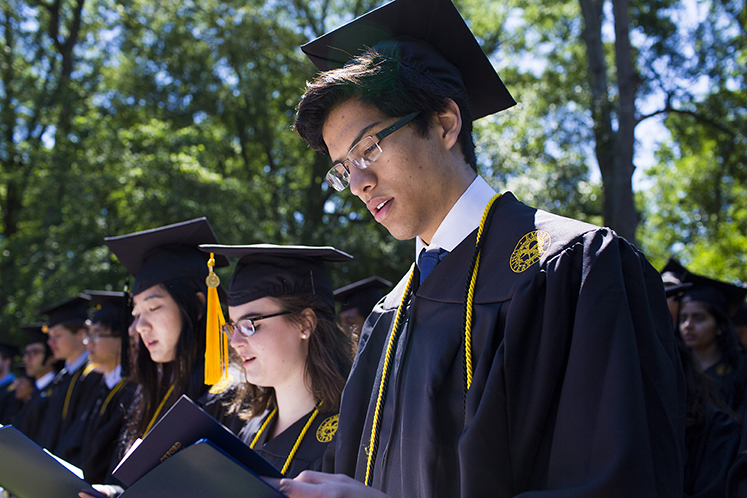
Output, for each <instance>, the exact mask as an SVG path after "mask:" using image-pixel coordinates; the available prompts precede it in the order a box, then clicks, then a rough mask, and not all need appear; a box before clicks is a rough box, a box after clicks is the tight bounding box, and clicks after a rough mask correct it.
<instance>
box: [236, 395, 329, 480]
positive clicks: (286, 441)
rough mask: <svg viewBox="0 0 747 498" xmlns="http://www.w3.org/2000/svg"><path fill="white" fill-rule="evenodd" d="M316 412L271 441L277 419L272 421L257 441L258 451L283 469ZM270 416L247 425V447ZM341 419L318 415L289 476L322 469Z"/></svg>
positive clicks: (288, 472) (299, 450) (290, 468)
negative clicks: (299, 437) (270, 436)
mask: <svg viewBox="0 0 747 498" xmlns="http://www.w3.org/2000/svg"><path fill="white" fill-rule="evenodd" d="M312 413H314V412H313V410H312V411H310V412H309V413H307V414H306V415H305V416H304V417H301V418H300V419H299V420H297V421H296V422H295V423H294V424H293V425H291V426H290V427H288V428H287V429H285V430H284V431H283V432H282V433H280V434H278V435H277V436H275V437H274V438H273V439H271V440H270V441H268V440H267V436H268V435H269V434H271V433H272V429H273V427H274V425H275V422H276V421H277V419H274V420H271V421H270V423H269V424H268V425H267V427H266V428H265V430H264V432H263V433H262V434H261V435H260V437H259V440H257V444H256V445H255V446H254V450H255V451H257V452H258V453H259V454H260V455H262V456H263V457H264V458H265V459H267V461H269V462H270V463H271V464H273V465H274V466H275V467H277V469H278V470H282V469H283V466H284V465H285V461H286V460H287V459H288V455H290V452H291V449H293V446H294V445H295V444H296V440H297V439H298V436H300V435H301V431H302V430H303V428H304V427H305V426H306V423H307V422H308V421H309V417H311V414H312ZM268 416H269V413H267V414H266V415H265V416H264V417H255V418H253V419H251V420H249V421H248V422H247V423H246V426H245V427H244V429H243V430H242V431H241V438H242V439H243V440H244V442H246V444H250V443H251V442H252V440H253V439H254V437H255V435H256V434H257V431H258V430H259V428H260V427H261V426H262V423H263V422H264V421H265V420H266V418H267V417H268ZM338 419H339V416H338V414H337V413H320V414H318V415H317V416H316V418H315V419H314V421H313V422H312V423H311V426H310V427H309V429H308V431H307V432H306V434H305V435H304V438H303V440H302V441H301V445H300V446H299V447H298V450H297V451H296V454H295V455H294V456H293V460H292V461H291V464H290V467H288V471H287V472H286V473H285V476H286V477H296V476H297V475H298V474H300V473H301V472H303V471H304V470H320V469H321V467H322V460H323V458H324V452H325V451H326V449H327V446H329V445H330V443H331V442H332V441H334V436H335V433H336V432H337V422H338Z"/></svg>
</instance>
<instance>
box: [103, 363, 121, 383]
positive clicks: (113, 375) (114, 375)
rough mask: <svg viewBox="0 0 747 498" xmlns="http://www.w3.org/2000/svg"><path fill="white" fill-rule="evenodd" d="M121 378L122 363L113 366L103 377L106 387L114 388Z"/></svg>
mask: <svg viewBox="0 0 747 498" xmlns="http://www.w3.org/2000/svg"><path fill="white" fill-rule="evenodd" d="M120 380H122V365H117V366H116V367H114V370H112V371H111V372H109V373H108V374H107V375H106V377H104V382H105V383H106V387H108V388H109V389H112V388H114V386H116V385H117V382H119V381H120Z"/></svg>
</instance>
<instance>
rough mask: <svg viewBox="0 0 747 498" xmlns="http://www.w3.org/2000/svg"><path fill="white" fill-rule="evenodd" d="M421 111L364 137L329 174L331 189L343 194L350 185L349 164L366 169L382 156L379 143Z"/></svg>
mask: <svg viewBox="0 0 747 498" xmlns="http://www.w3.org/2000/svg"><path fill="white" fill-rule="evenodd" d="M418 114H420V111H415V112H411V113H410V114H408V115H407V116H405V117H403V118H401V119H398V120H397V121H395V122H394V123H392V124H391V125H389V126H387V127H386V128H384V129H383V130H381V131H380V132H378V133H377V134H375V135H369V136H367V137H363V138H362V139H361V140H360V141H359V142H358V143H357V144H355V145H353V147H352V148H351V149H350V152H348V156H347V158H346V159H345V160H344V161H342V162H336V163H335V164H333V165H332V168H331V169H330V170H329V171H328V172H327V176H326V180H327V183H328V184H329V186H330V187H332V188H333V189H335V190H337V191H338V192H342V191H343V190H345V188H346V187H347V186H348V185H350V169H349V168H348V166H347V163H351V164H352V165H353V166H355V167H356V168H358V169H366V168H368V167H369V166H371V165H372V164H373V163H374V162H375V161H376V160H377V159H378V158H379V156H381V152H382V150H381V145H379V143H380V142H381V141H382V140H383V139H384V138H385V137H387V136H389V135H391V134H392V133H394V132H395V131H397V130H399V129H400V128H402V127H403V126H405V125H406V124H407V123H409V122H410V121H412V120H413V119H415V117H416V116H417V115H418Z"/></svg>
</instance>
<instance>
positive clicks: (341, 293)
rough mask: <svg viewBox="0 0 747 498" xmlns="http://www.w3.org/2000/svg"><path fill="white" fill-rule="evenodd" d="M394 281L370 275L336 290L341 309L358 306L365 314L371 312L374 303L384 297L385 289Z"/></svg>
mask: <svg viewBox="0 0 747 498" xmlns="http://www.w3.org/2000/svg"><path fill="white" fill-rule="evenodd" d="M391 287H392V283H391V282H389V281H388V280H384V279H383V278H381V277H376V276H374V277H369V278H366V279H363V280H358V281H357V282H353V283H352V284H350V285H346V286H345V287H340V288H339V289H337V290H336V291H335V301H337V302H338V303H340V305H341V311H345V310H349V309H353V308H357V309H358V312H359V313H360V314H361V315H363V316H368V314H369V313H371V310H372V309H373V307H374V305H375V304H376V303H377V302H379V300H380V299H381V298H382V297H384V294H385V291H386V290H387V289H389V288H391Z"/></svg>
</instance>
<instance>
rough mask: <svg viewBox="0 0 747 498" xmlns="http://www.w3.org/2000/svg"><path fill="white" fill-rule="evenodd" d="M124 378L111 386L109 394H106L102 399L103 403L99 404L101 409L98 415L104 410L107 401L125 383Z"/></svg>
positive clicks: (107, 404) (107, 403)
mask: <svg viewBox="0 0 747 498" xmlns="http://www.w3.org/2000/svg"><path fill="white" fill-rule="evenodd" d="M125 382H126V381H125V379H122V380H120V381H119V382H117V385H116V386H114V387H113V388H112V390H111V391H109V394H107V395H106V399H104V403H103V404H102V405H101V410H99V415H103V414H104V412H105V411H106V407H107V406H109V402H110V401H111V400H112V398H113V397H114V395H115V394H117V391H119V390H120V389H122V386H124V385H125Z"/></svg>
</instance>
